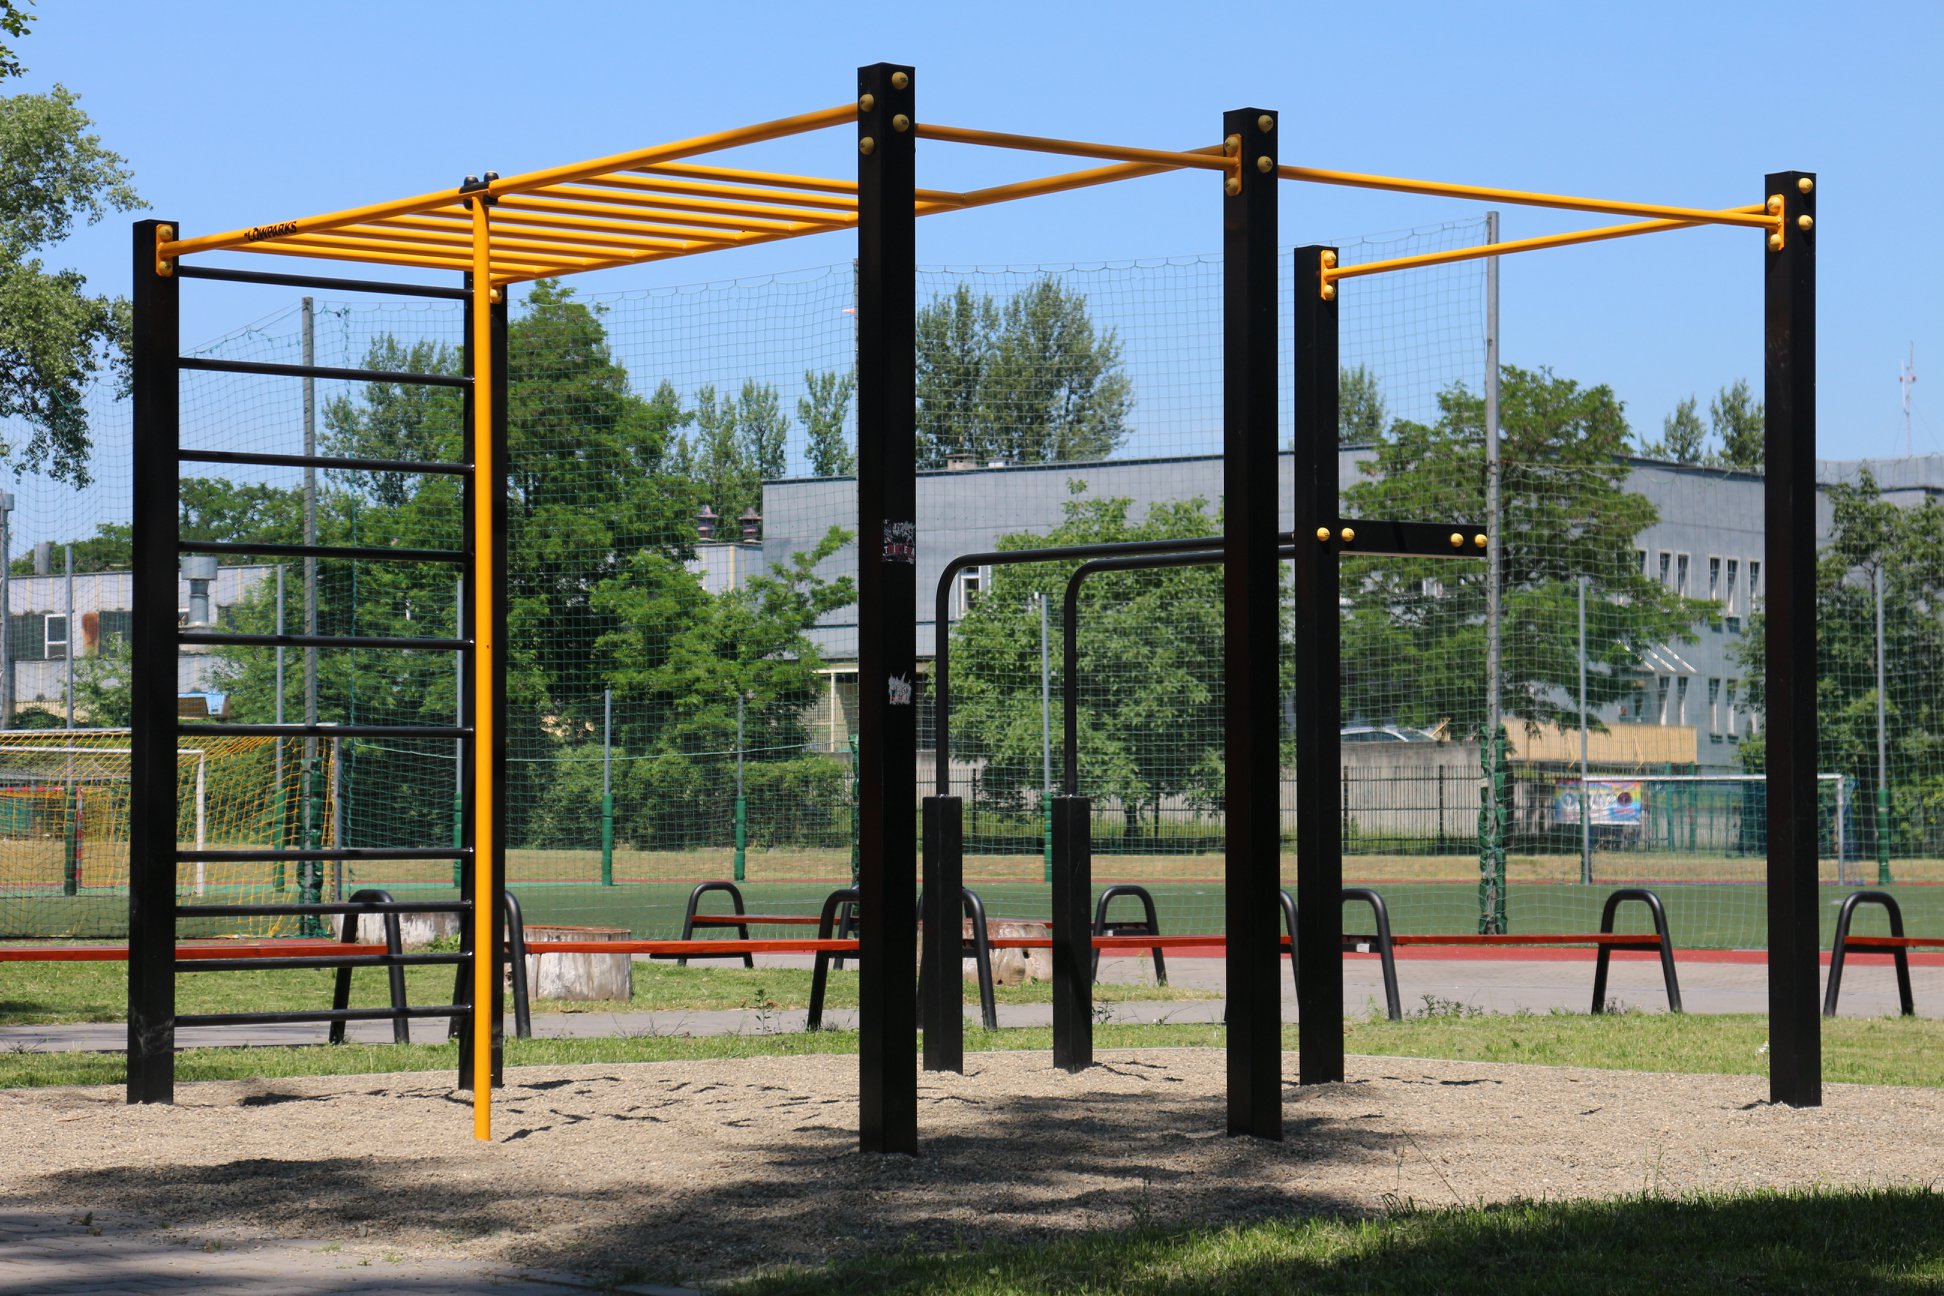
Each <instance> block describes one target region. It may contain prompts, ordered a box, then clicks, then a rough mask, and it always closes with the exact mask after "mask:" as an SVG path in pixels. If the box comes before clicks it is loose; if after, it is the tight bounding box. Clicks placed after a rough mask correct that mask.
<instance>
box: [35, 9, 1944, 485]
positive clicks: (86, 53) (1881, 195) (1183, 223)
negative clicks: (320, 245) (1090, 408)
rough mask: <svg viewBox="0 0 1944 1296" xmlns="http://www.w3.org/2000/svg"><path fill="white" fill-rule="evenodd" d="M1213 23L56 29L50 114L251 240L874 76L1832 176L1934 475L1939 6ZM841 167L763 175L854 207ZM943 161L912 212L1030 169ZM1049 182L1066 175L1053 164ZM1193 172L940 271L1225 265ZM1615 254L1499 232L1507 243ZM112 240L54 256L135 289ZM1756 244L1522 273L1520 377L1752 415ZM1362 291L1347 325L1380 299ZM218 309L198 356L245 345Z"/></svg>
mask: <svg viewBox="0 0 1944 1296" xmlns="http://www.w3.org/2000/svg"><path fill="white" fill-rule="evenodd" d="M1232 11H1233V12H1235V13H1236V14H1237V15H1238V18H1237V20H1236V21H1235V22H1233V23H1230V22H1227V21H1225V20H1224V19H1223V18H1222V16H1221V15H1222V14H1223V13H1224V10H1223V9H1222V8H1219V7H1202V6H1186V5H1181V6H1162V5H1143V4H1119V5H1113V6H1094V5H1081V4H1068V5H1050V4H1043V3H1041V4H1016V3H1011V2H1010V0H992V2H989V3H981V4H978V5H956V4H923V5H907V6H902V7H899V6H885V5H873V6H859V7H850V6H845V7H839V6H833V5H815V4H811V5H804V4H797V5H772V4H765V3H744V4H740V5H734V6H726V5H725V6H710V5H684V6H664V5H648V4H618V3H575V2H573V0H555V2H554V3H551V4H544V5H542V4H532V3H526V4H518V5H514V4H499V3H490V2H486V0H473V2H472V3H463V4H462V3H457V2H456V0H454V2H448V0H392V3H388V4H368V3H326V4H317V5H309V6H283V5H265V4H261V3H250V4H240V3H213V2H211V0H202V2H200V3H191V4H182V5H176V6H156V5H153V4H135V3H124V2H122V0H93V2H90V3H76V2H74V0H65V2H63V0H43V3H42V5H41V7H40V10H39V13H40V19H39V21H38V22H37V24H36V25H35V27H34V29H33V31H32V33H31V34H30V35H29V36H28V37H27V38H26V39H25V40H24V41H23V42H21V52H22V54H23V55H24V58H25V60H26V62H27V64H28V67H29V69H30V71H29V75H28V78H27V80H26V83H25V86H24V88H27V89H40V88H44V87H45V86H47V85H49V84H51V83H52V82H54V81H60V82H62V83H64V84H66V85H67V86H69V87H70V88H71V89H73V90H75V91H77V92H79V93H80V94H81V96H82V101H83V105H84V107H85V108H86V109H87V110H88V111H89V112H90V113H91V114H92V115H93V116H94V118H95V120H96V122H97V124H98V126H99V129H100V132H101V134H102V136H103V138H104V139H105V140H106V142H107V143H108V144H109V145H110V146H111V147H113V148H115V149H117V150H119V151H120V152H122V153H123V154H125V155H126V156H127V158H128V159H129V161H130V163H131V165H132V166H133V168H134V170H135V173H136V177H137V184H138V187H139V188H140V190H141V192H142V193H143V195H144V196H145V197H146V198H147V199H148V200H149V201H150V202H151V203H152V204H153V207H154V212H155V214H157V215H159V216H164V217H168V218H171V219H174V220H178V221H180V222H181V223H182V224H183V226H184V228H185V229H186V230H187V231H189V232H191V233H196V232H207V231H212V230H218V229H226V228H233V227H237V226H242V225H248V224H255V223H259V222H263V221H267V220H273V219H279V218H283V217H287V216H292V215H300V214H307V213H310V212H314V211H323V210H330V209H333V208H337V207H342V206H347V205H353V204H356V203H360V202H365V201H371V200H376V199H380V198H386V197H392V196H400V195H405V194H411V193H418V192H423V191H427V190H431V189H437V188H441V187H444V186H446V185H450V184H454V183H456V182H457V181H458V180H459V179H460V178H461V177H462V176H463V175H465V174H466V173H467V172H478V171H483V170H486V169H488V168H491V169H495V170H498V171H500V172H502V173H509V174H510V173H513V172H516V171H521V170H526V169H532V168H537V167H540V166H545V165H551V164H555V163H560V162H566V161H573V160H577V159H580V158H583V157H594V156H599V155H602V154H606V153H610V152H617V151H621V150H624V149H627V148H631V147H639V146H642V145H646V144H650V143H654V142H659V141H661V140H665V139H674V138H680V137H683V136H687V135H692V134H697V133H701V132H706V131H709V130H714V129H719V128H722V127H726V126H731V125H736V124H741V123H746V122H753V121H759V120H764V119H768V118H772V117H777V116H783V115H787V114H791V113H796V112H801V111H805V110H808V109H811V108H817V107H823V106H828V105H832V104H836V103H840V102H843V101H845V100H847V99H848V98H849V97H850V95H851V92H852V88H853V71H854V69H855V67H856V66H857V65H858V64H860V63H866V62H872V61H877V60H880V59H883V60H892V61H899V62H906V63H911V64H913V65H915V66H916V68H917V70H918V82H917V85H918V96H919V98H918V102H919V111H920V114H921V116H922V117H924V118H928V119H930V120H933V121H938V122H946V123H952V124H959V125H973V126H984V127H990V128H993V129H1001V130H1016V131H1028V132H1034V133H1041V134H1048V135H1066V136H1072V137H1078V138H1089V139H1104V140H1113V141H1117V142H1122V143H1131V144H1142V145H1151V146H1156V147H1179V146H1195V145H1201V144H1206V143H1212V142H1214V141H1215V140H1216V139H1217V138H1218V136H1219V133H1220V122H1221V113H1222V111H1223V110H1224V109H1226V108H1231V107H1243V106H1258V107H1267V108H1274V109H1277V110H1279V111H1280V112H1281V114H1282V120H1283V147H1284V160H1285V161H1296V162H1302V163H1307V164H1311V165H1316V166H1322V167H1330V168H1340V169H1346V170H1361V171H1375V172H1387V173H1391V174H1397V175H1408V176H1422V177H1430V178H1438V179H1449V180H1462V181H1469V182H1475V183H1494V184H1502V185H1506V186H1511V187H1521V188H1534V189H1545V190H1553V191H1558V192H1567V193H1581V194H1591V195H1599V196H1608V197H1624V198H1637V199H1644V200H1659V201H1666V202H1674V203H1682V204H1693V205H1705V206H1728V205H1736V204H1742V203H1749V202H1755V201H1759V200H1760V199H1761V197H1762V196H1763V194H1762V177H1763V174H1764V172H1766V171H1769V170H1781V169H1786V168H1792V167H1800V168H1804V169H1809V170H1814V171H1817V172H1819V173H1820V177H1821V189H1820V200H1821V216H1820V221H1821V230H1822V235H1821V242H1820V249H1821V253H1820V255H1821V266H1820V272H1821V280H1820V294H1821V316H1820V357H1819V364H1820V374H1819V376H1820V394H1819V402H1818V403H1819V416H1820V426H1821V440H1820V445H1821V453H1822V454H1823V455H1824V456H1825V457H1855V456H1862V455H1892V454H1900V453H1901V452H1902V448H1903V429H1902V419H1901V415H1900V412H1899V388H1898V384H1897V372H1898V366H1899V363H1900V362H1901V360H1902V359H1903V357H1904V355H1905V352H1906V349H1907V348H1908V347H1909V346H1910V345H1912V344H1913V343H1914V345H1915V347H1916V354H1917V366H1918V372H1919V373H1920V374H1923V375H1926V377H1927V380H1926V381H1923V382H1919V383H1918V384H1917V387H1916V389H1915V396H1916V407H1917V411H1918V417H1917V420H1916V424H1915V433H1914V440H1915V444H1916V449H1917V451H1918V453H1925V452H1927V451H1929V452H1939V451H1944V413H1932V412H1930V411H1932V410H1944V399H1939V398H1933V397H1932V395H1931V393H1932V391H1933V390H1935V391H1944V376H1939V377H1934V378H1932V377H1928V375H1930V374H1932V373H1939V374H1940V375H1944V327H1941V325H1944V292H1941V291H1940V290H1944V247H1941V244H1944V240H1940V239H1939V237H1938V235H1937V232H1936V230H1935V229H1934V228H1933V224H1934V222H1935V220H1936V216H1935V215H1934V214H1935V213H1938V212H1940V211H1944V168H1940V167H1938V166H1937V165H1936V153H1935V149H1936V144H1935V141H1936V139H1937V137H1938V135H1939V132H1940V128H1944V96H1941V95H1940V92H1939V90H1938V88H1937V87H1938V85H1939V84H1940V83H1941V82H1944V77H1940V62H1941V61H1944V60H1940V54H1944V4H1940V3H1939V2H1938V0H1915V2H1912V3H1883V4H1870V3H1863V4H1857V5H1848V6H1839V5H1835V4H1829V3H1817V4H1809V3H1790V2H1788V0H1783V2H1780V3H1771V4H1760V5H1757V4H1737V5H1717V4H1708V3H1692V2H1691V3H1687V4H1680V5H1672V4H1651V3H1637V4H1633V5H1629V6H1625V7H1618V6H1610V5H1563V4H1557V3H1555V4H1545V5H1526V4H1519V3H1512V2H1506V3H1500V4H1497V5H1493V6H1465V7H1463V8H1460V7H1459V6H1454V5H1430V4H1422V5H1419V4H1399V3H1365V4H1361V5H1357V6H1335V7H1331V8H1329V9H1327V10H1326V9H1323V8H1320V7H1316V6H1302V5H1290V4H1283V5H1278V6H1259V7H1250V6H1234V7H1232ZM847 141H848V136H847V135H846V134H845V133H843V132H831V133H829V138H827V139H824V140H819V141H811V142H807V143H795V144H790V145H783V146H772V147H771V148H769V149H768V150H766V151H765V152H763V153H761V154H760V155H757V156H754V157H752V158H751V159H750V160H751V161H752V163H754V164H759V165H776V166H779V167H787V168H789V169H799V170H818V169H821V170H823V171H824V173H825V174H837V175H841V174H844V173H845V172H846V169H847V168H849V167H850V165H851V161H850V154H849V152H848V148H847V147H846V144H847ZM1038 165H1039V164H1038V161H1037V160H1035V159H1031V158H1025V157H1022V156H1001V157H997V158H988V157H982V156H979V155H977V154H974V153H970V152H967V151H964V150H960V149H955V148H951V147H949V146H944V145H935V146H930V147H929V148H928V150H927V152H926V154H925V156H924V158H923V159H922V160H921V167H922V168H923V169H922V171H921V183H937V184H941V185H947V186H950V185H957V184H961V183H964V184H972V183H979V182H984V181H986V180H987V179H988V178H991V177H999V176H1003V175H1027V174H1033V173H1035V168H1036V167H1037V166H1038ZM1048 169H1053V168H1048ZM1214 184H1215V181H1213V180H1212V179H1210V178H1209V177H1208V176H1206V175H1192V174H1191V175H1179V176H1170V177H1162V178H1158V179H1156V180H1150V181H1146V182H1142V183H1140V184H1139V185H1122V186H1113V187H1110V188H1108V189H1104V190H1097V191H1092V192H1087V193H1081V194H1074V195H1066V196H1060V197H1055V198H1051V199H1044V200H1039V201H1036V202H1032V203H1024V204H1013V205H1009V206H1007V207H1004V208H998V209H991V210H987V211H983V212H978V213H969V214H962V215H956V216H949V217H940V218H937V219H934V220H929V221H926V222H924V223H922V224H921V226H920V251H919V256H920V260H921V261H922V262H924V263H927V264H933V265H996V264H1011V265H1020V264H1037V263H1059V262H1075V261H1079V262H1088V261H1104V260H1117V259H1122V258H1134V257H1159V256H1173V255H1188V254H1196V253H1206V252H1213V251H1216V250H1218V249H1219V245H1220V227H1219V219H1220V217H1219V195H1218V191H1217V190H1215V189H1214V188H1213V187H1212V186H1213V185H1214ZM1480 210H1481V208H1480V207H1479V205H1477V204H1471V203H1459V202H1451V201H1443V200H1438V199H1430V198H1416V197H1410V196H1405V195H1394V194H1381V193H1368V192H1360V191H1354V190H1345V189H1334V188H1322V187H1315V186H1295V185H1292V186H1286V187H1285V189H1284V193H1283V217H1282V220H1283V230H1282V235H1283V241H1284V242H1285V243H1288V244H1294V243H1300V242H1306V241H1311V240H1314V239H1320V238H1326V237H1327V238H1340V237H1347V236H1350V235H1354V234H1358V233H1365V232H1374V231H1383V230H1393V229H1397V228H1400V227H1405V226H1417V225H1428V224H1434V223H1437V222H1440V221H1444V220H1449V219H1454V218H1461V217H1468V216H1474V215H1476V214H1478V212H1479V211H1480ZM1603 223H1607V222H1606V220H1605V219H1604V218H1600V217H1588V218H1583V219H1582V218H1578V217H1575V216H1574V215H1573V214H1571V213H1564V212H1553V211H1545V210H1534V209H1517V208H1508V209H1506V213H1505V218H1504V230H1503V233H1504V237H1507V238H1518V237H1523V236H1528V235H1532V234H1539V233H1546V232H1551V231H1555V230H1562V229H1567V228H1573V227H1575V226H1576V225H1593V224H1603ZM127 238H128V236H127V229H126V224H125V222H124V221H122V220H121V219H119V218H118V219H116V220H114V221H111V222H109V223H106V224H104V225H103V226H101V227H98V228H95V229H91V230H87V231H84V232H82V233H81V234H79V235H77V236H76V237H75V238H74V239H73V240H72V241H71V243H70V245H69V246H68V247H66V248H64V249H61V250H60V251H59V253H58V254H57V255H56V256H55V257H52V258H50V260H54V261H58V262H61V263H65V264H70V265H73V266H75V267H76V268H78V269H80V270H81V271H83V272H84V273H85V274H86V275H87V276H88V277H89V279H90V281H91V283H93V284H94V285H95V286H96V287H97V288H99V289H102V290H107V291H115V292H122V291H126V285H127V270H126V265H127V258H128V252H127V246H128V243H127ZM850 255H851V248H850V245H849V242H848V241H847V240H846V239H844V238H843V237H841V236H825V237H824V238H822V239H816V240H801V241H796V242H792V243H787V244H782V245H773V246H769V247H761V248H751V249H746V250H742V251H738V252H731V253H723V254H716V255H713V256H710V257H708V258H704V259H696V260H689V261H678V262H671V263H666V264H664V265H661V266H658V267H652V268H644V269H642V270H639V271H631V272H610V273H608V274H605V275H602V276H599V277H598V284H596V283H595V282H592V281H590V282H589V284H588V287H590V288H593V287H596V286H598V287H599V288H600V289H601V290H604V291H605V290H612V289H620V288H628V287H638V286H649V285H667V284H686V283H695V282H702V281H713V280H722V279H730V278H740V277H744V276H750V275H760V274H766V273H770V272H773V271H778V270H784V269H795V268H800V267H805V266H817V265H826V264H832V263H837V262H841V261H844V260H847V259H848V258H849V256H850ZM1762 256H1763V253H1762V248H1761V242H1760V236H1759V234H1756V233H1753V232H1751V231H1745V230H1731V229H1708V230H1695V231H1685V232H1680V233H1674V234H1667V235H1660V236H1656V237H1652V238H1647V239H1632V240H1623V241H1621V242H1618V243H1613V244H1606V245H1596V246H1592V247H1588V248H1580V249H1570V250H1562V251H1554V252H1548V253H1540V254H1534V255H1528V256H1523V257H1515V258H1509V259H1507V261H1506V263H1505V265H1504V269H1503V276H1504V278H1503V294H1504V308H1503V309H1504V324H1503V336H1504V354H1505V358H1506V359H1507V360H1508V361H1509V362H1511V363H1516V364H1522V365H1541V364H1544V365H1551V366H1552V367H1553V368H1555V369H1556V370H1557V371H1558V372H1559V373H1561V374H1565V375H1568V376H1571V377H1574V378H1578V379H1581V380H1583V381H1588V382H1602V381H1603V382H1607V383H1610V384H1612V385H1613V386H1614V388H1615V389H1616V390H1617V391H1618V393H1619V395H1620V396H1621V398H1622V399H1623V400H1624V401H1625V402H1626V404H1627V410H1628V415H1629V418H1630V419H1631V421H1632V422H1633V424H1634V426H1635V427H1636V429H1640V430H1644V431H1645V432H1647V433H1648V434H1649V435H1650V436H1651V435H1653V434H1655V433H1657V432H1658V429H1659V424H1660V420H1661V417H1662V416H1663V415H1664V414H1665V413H1666V412H1667V411H1668V410H1669V409H1671V408H1672V406H1673V404H1674V403H1675V402H1676V401H1677V400H1679V399H1680V398H1681V397H1683V396H1685V395H1688V394H1689V393H1699V394H1700V395H1701V396H1702V400H1703V404H1704V405H1705V403H1706V398H1707V396H1708V395H1709V394H1710V393H1712V392H1713V391H1714V390H1715V389H1716V388H1717V387H1718V386H1720V385H1721V384H1723V383H1725V382H1728V381H1731V380H1733V379H1734V378H1737V377H1747V378H1749V379H1750V380H1751V382H1753V383H1755V385H1756V386H1757V389H1758V390H1759V386H1760V377H1761V326H1760V314H1759V310H1760V300H1761V291H1760V290H1761V263H1762ZM1354 288H1355V285H1354V284H1352V285H1350V286H1349V287H1348V288H1347V289H1346V291H1353V290H1354ZM238 309H239V308H238V307H237V306H236V305H235V304H234V303H231V302H229V301H227V300H226V299H225V298H223V297H222V296H221V295H220V294H199V295H196V296H195V297H194V298H193V299H192V300H191V302H190V303H189V305H188V307H187V310H186V318H185V321H184V335H185V338H187V339H200V338H206V337H211V336H214V335H216V334H219V333H222V332H225V331H227V330H228V329H230V328H232V327H233V326H235V325H236V324H238V323H240V322H243V320H245V319H247V318H249V315H248V314H247V313H245V314H241V315H239V314H238V313H237V311H238Z"/></svg>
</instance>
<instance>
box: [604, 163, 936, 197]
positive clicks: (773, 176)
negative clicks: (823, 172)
mask: <svg viewBox="0 0 1944 1296" xmlns="http://www.w3.org/2000/svg"><path fill="white" fill-rule="evenodd" d="M634 170H636V171H640V172H642V173H644V174H649V175H672V176H688V177H689V178H691V179H694V180H747V181H752V182H754V183H756V184H766V185H782V186H784V187H785V188H791V189H819V190H822V191H824V192H826V193H837V194H851V195H853V196H855V195H856V193H857V181H855V180H830V179H826V178H824V177H823V176H800V175H785V174H783V173H782V172H778V171H745V170H740V169H737V168H735V167H712V166H701V165H698V164H696V163H691V162H657V163H655V164H654V165H653V166H644V167H635V168H634ZM916 192H917V194H918V198H919V200H920V201H921V202H937V203H944V202H950V201H952V200H953V199H955V198H957V197H958V195H957V194H955V193H953V192H952V191H951V190H949V189H919V190H917V191H916Z"/></svg>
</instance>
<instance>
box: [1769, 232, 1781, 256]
mask: <svg viewBox="0 0 1944 1296" xmlns="http://www.w3.org/2000/svg"><path fill="white" fill-rule="evenodd" d="M1781 250H1782V236H1781V235H1780V234H1771V235H1769V251H1771V252H1780V251H1781Z"/></svg>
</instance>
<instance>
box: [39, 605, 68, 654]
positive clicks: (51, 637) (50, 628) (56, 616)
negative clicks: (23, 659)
mask: <svg viewBox="0 0 1944 1296" xmlns="http://www.w3.org/2000/svg"><path fill="white" fill-rule="evenodd" d="M46 635H47V640H46V642H47V651H46V652H45V653H43V654H42V655H43V656H44V657H45V658H46V659H47V660H48V661H53V660H54V659H55V658H57V657H65V656H67V646H68V621H67V615H66V614H65V613H61V612H50V613H48V615H47V624H46Z"/></svg>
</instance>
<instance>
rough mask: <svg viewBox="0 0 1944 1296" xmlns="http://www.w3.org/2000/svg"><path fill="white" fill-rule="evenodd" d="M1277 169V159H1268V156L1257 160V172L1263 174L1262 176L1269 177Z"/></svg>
mask: <svg viewBox="0 0 1944 1296" xmlns="http://www.w3.org/2000/svg"><path fill="white" fill-rule="evenodd" d="M1275 169H1276V159H1274V158H1272V157H1268V156H1266V155H1265V156H1263V157H1259V158H1257V159H1256V170H1258V171H1260V172H1262V174H1264V175H1268V174H1269V173H1270V172H1271V171H1274V170H1275Z"/></svg>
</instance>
